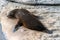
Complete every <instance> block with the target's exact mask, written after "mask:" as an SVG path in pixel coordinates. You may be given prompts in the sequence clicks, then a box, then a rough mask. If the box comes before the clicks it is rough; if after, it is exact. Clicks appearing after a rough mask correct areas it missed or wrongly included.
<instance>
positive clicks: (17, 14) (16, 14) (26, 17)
mask: <svg viewBox="0 0 60 40" xmlns="http://www.w3.org/2000/svg"><path fill="white" fill-rule="evenodd" d="M7 17H8V18H11V19H16V18H17V19H19V21H18V23H17V24H16V26H15V31H17V30H18V28H19V27H20V26H24V27H26V28H28V29H31V30H36V31H41V32H46V33H49V32H50V30H48V29H47V28H46V27H45V26H44V25H43V24H42V23H41V22H40V21H39V20H38V19H36V16H35V15H33V14H31V12H29V11H28V10H26V9H14V10H12V11H10V13H9V14H8V16H7Z"/></svg>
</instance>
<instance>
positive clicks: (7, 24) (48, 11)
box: [0, 0, 60, 40]
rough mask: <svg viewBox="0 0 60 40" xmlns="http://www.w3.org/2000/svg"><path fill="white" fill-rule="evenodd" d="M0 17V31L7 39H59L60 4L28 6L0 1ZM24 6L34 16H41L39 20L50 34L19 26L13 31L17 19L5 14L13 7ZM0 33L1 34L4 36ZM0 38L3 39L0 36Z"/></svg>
mask: <svg viewBox="0 0 60 40" xmlns="http://www.w3.org/2000/svg"><path fill="white" fill-rule="evenodd" d="M1 2H2V3H3V4H1V6H0V7H1V8H0V9H1V10H0V18H1V24H2V32H3V33H4V35H5V37H6V39H7V40H60V25H59V24H60V6H29V5H22V4H18V3H12V2H7V1H6V3H5V0H3V1H1ZM16 8H18V9H20V8H25V9H27V10H29V11H30V12H31V13H33V14H34V15H36V16H39V17H41V18H40V19H39V20H40V21H41V22H42V23H43V24H44V25H45V26H46V27H47V28H48V29H50V30H52V32H53V33H52V34H47V33H43V32H37V31H33V30H29V29H27V28H24V27H21V28H20V29H19V30H18V31H17V32H15V33H14V32H13V28H14V26H15V25H16V23H17V21H18V20H17V19H15V20H11V19H9V18H7V14H8V13H9V12H10V11H11V10H13V9H16ZM2 32H0V33H1V36H2V37H4V36H3V35H2ZM0 39H1V37H0ZM1 40H5V39H4V38H2V39H1Z"/></svg>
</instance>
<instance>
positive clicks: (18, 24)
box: [13, 21, 23, 32]
mask: <svg viewBox="0 0 60 40" xmlns="http://www.w3.org/2000/svg"><path fill="white" fill-rule="evenodd" d="M22 25H23V24H22V22H21V21H18V23H17V24H16V26H15V28H14V30H13V32H15V31H17V30H18V29H19V27H21V26H22Z"/></svg>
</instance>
